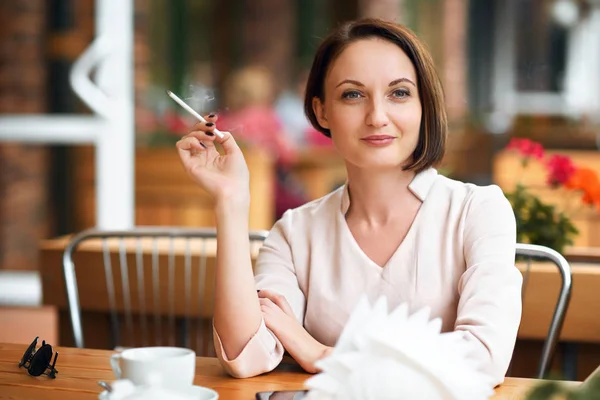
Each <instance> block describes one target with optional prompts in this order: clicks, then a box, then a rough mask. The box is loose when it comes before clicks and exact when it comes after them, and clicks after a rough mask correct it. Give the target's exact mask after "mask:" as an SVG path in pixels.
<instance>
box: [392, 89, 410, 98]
mask: <svg viewBox="0 0 600 400" xmlns="http://www.w3.org/2000/svg"><path fill="white" fill-rule="evenodd" d="M392 96H394V97H395V98H397V99H404V98H406V97H408V96H410V92H409V91H408V90H406V89H396V90H394V91H393V92H392Z"/></svg>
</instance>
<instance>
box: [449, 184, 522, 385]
mask: <svg viewBox="0 0 600 400" xmlns="http://www.w3.org/2000/svg"><path fill="white" fill-rule="evenodd" d="M466 213H467V214H466V217H465V224H464V231H463V232H464V242H463V243H464V256H465V261H466V271H465V272H464V273H463V275H462V277H461V278H460V281H459V287H458V291H459V295H460V300H459V303H458V310H457V319H456V324H455V331H456V332H457V333H458V332H460V333H462V337H463V339H464V340H466V341H467V342H468V344H469V348H470V349H471V350H472V353H473V354H472V355H473V356H475V357H476V358H477V360H478V361H479V362H480V365H481V366H482V369H483V372H485V373H486V374H488V375H489V376H490V378H491V379H492V381H493V383H494V385H498V384H500V383H502V382H503V381H504V376H505V374H506V371H507V369H508V366H509V364H510V360H511V358H512V353H513V350H514V346H515V341H516V337H517V331H518V329H519V324H520V321H521V285H522V279H523V278H522V275H521V273H520V271H519V270H518V269H517V267H516V266H515V244H516V222H515V216H514V213H513V210H512V207H511V205H510V203H509V202H508V200H507V199H506V198H505V197H504V194H503V193H502V191H501V190H500V188H499V187H497V186H495V185H492V186H488V187H483V188H478V189H477V190H475V191H474V192H473V195H472V197H471V199H470V202H469V203H468V204H467V210H466Z"/></svg>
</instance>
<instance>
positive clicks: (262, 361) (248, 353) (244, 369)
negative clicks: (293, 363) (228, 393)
mask: <svg viewBox="0 0 600 400" xmlns="http://www.w3.org/2000/svg"><path fill="white" fill-rule="evenodd" d="M213 338H214V342H215V352H216V354H217V358H218V359H219V362H220V363H221V366H222V367H223V369H224V370H225V372H227V373H228V374H229V375H231V376H232V377H234V378H251V377H253V376H257V375H261V374H264V373H267V372H271V371H272V370H273V369H275V367H277V366H278V365H279V363H280V362H281V360H282V359H283V353H284V349H283V345H282V344H281V342H280V341H279V340H278V339H277V338H276V337H275V335H274V334H273V333H271V332H270V331H269V330H268V329H267V327H266V326H265V324H264V321H262V322H261V325H260V327H259V329H258V331H257V332H256V333H255V334H254V336H252V338H251V339H250V340H249V341H248V343H247V344H246V346H245V347H244V349H243V350H242V352H241V353H240V354H239V355H238V356H237V357H236V358H234V359H229V358H228V357H227V354H226V353H225V350H224V349H223V344H222V343H221V338H220V337H219V334H218V333H217V331H216V329H215V328H214V326H213Z"/></svg>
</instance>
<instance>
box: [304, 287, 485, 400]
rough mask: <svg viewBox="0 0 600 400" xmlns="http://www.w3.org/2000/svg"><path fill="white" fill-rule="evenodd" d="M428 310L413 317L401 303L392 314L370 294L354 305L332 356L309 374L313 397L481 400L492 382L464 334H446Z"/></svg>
mask: <svg viewBox="0 0 600 400" xmlns="http://www.w3.org/2000/svg"><path fill="white" fill-rule="evenodd" d="M429 314H430V310H429V309H428V308H423V309H421V310H419V311H418V312H416V313H414V314H412V315H410V316H409V313H408V306H407V305H406V304H402V305H400V306H399V307H398V308H396V309H395V310H393V311H392V312H391V313H389V314H388V307H387V301H386V299H385V298H384V297H381V298H379V300H377V302H375V305H374V306H373V307H372V308H371V306H370V304H369V302H368V300H367V298H366V297H363V298H361V300H360V301H359V303H358V305H357V307H356V308H355V309H354V311H353V313H352V314H351V316H350V318H349V319H348V322H347V324H346V326H345V327H344V330H343V331H342V334H341V335H340V338H339V340H338V342H337V344H336V346H335V348H334V350H333V352H332V353H331V355H330V356H329V357H327V358H325V359H323V360H320V361H319V362H318V363H317V367H319V368H320V369H321V370H322V372H321V373H320V374H318V375H315V376H313V377H311V378H309V379H308V380H307V381H306V386H307V387H308V388H310V389H311V390H310V392H309V394H308V396H307V398H308V399H311V400H312V399H319V400H321V399H327V400H341V399H344V400H359V399H360V400H370V399H373V400H388V399H389V400H391V399H428V400H438V399H439V400H442V399H443V400H481V399H487V398H489V397H490V396H492V395H493V393H494V390H493V384H492V382H491V380H490V378H489V377H488V376H487V375H484V374H483V373H481V372H479V371H478V369H477V365H476V364H475V363H474V361H473V359H470V358H469V357H468V349H467V347H466V343H465V341H464V340H462V338H461V337H460V335H459V334H455V333H453V332H452V333H441V327H442V322H441V320H440V319H439V318H436V319H433V320H431V321H430V320H429Z"/></svg>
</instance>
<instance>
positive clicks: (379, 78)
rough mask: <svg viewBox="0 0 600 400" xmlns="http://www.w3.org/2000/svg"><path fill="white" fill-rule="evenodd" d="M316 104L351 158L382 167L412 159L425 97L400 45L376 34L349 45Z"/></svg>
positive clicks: (337, 144) (322, 119) (337, 142)
mask: <svg viewBox="0 0 600 400" xmlns="http://www.w3.org/2000/svg"><path fill="white" fill-rule="evenodd" d="M313 108H314V110H315V114H316V115H317V119H318V121H319V123H320V124H321V126H323V127H324V128H327V129H329V130H330V131H331V137H332V139H333V143H334V145H335V147H336V148H337V149H338V151H339V152H340V153H341V154H342V156H343V157H344V158H345V159H346V162H348V163H350V164H352V165H355V166H356V167H359V168H377V169H381V168H396V167H399V166H402V165H404V164H406V163H409V162H411V161H412V154H413V152H414V150H415V148H416V146H417V143H418V140H419V129H420V125H421V113H422V109H421V100H420V99H419V92H418V90H417V73H416V70H415V67H414V66H413V64H412V62H411V61H410V59H409V58H408V57H407V55H406V54H405V53H404V52H403V51H402V50H401V49H400V48H399V47H398V46H396V45H395V44H393V43H391V42H388V41H386V40H382V39H376V38H374V39H364V40H359V41H357V42H354V43H352V44H350V45H348V46H347V47H346V48H345V49H344V50H343V51H342V53H341V54H340V55H339V56H338V58H337V59H336V60H335V61H334V62H333V64H332V65H331V67H330V70H329V72H328V74H327V76H326V78H325V101H324V102H323V103H321V101H319V99H316V98H315V100H314V102H313Z"/></svg>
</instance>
